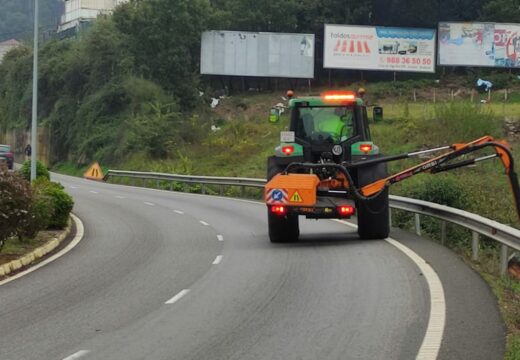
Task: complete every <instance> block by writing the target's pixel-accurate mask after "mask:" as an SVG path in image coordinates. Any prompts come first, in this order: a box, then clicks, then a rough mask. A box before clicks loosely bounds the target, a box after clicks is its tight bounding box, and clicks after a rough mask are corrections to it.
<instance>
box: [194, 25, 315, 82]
mask: <svg viewBox="0 0 520 360" xmlns="http://www.w3.org/2000/svg"><path fill="white" fill-rule="evenodd" d="M200 73H201V74H212V75H239V76H267V77H289V78H313V77H314V35H312V34H282V33H262V32H244V31H206V32H203V33H202V42H201V57H200Z"/></svg>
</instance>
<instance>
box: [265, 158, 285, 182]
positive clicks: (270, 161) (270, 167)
mask: <svg viewBox="0 0 520 360" xmlns="http://www.w3.org/2000/svg"><path fill="white" fill-rule="evenodd" d="M284 170H285V166H284V165H281V164H279V163H278V161H276V156H270V157H268V158H267V181H269V180H271V179H272V178H273V177H274V176H275V175H276V174H279V173H281V172H282V171H284Z"/></svg>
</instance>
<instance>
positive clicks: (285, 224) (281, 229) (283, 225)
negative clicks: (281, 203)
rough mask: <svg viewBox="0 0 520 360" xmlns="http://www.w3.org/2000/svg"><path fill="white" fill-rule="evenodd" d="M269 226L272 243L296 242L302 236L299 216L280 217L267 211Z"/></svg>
mask: <svg viewBox="0 0 520 360" xmlns="http://www.w3.org/2000/svg"><path fill="white" fill-rule="evenodd" d="M267 225H268V227H269V240H271V242H272V243H284V242H294V241H297V240H298V237H299V236H300V225H299V221H298V215H286V216H279V215H276V214H273V213H271V212H270V211H269V209H267Z"/></svg>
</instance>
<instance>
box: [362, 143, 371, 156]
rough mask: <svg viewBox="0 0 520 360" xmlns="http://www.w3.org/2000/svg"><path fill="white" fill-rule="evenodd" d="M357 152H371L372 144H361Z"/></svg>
mask: <svg viewBox="0 0 520 360" xmlns="http://www.w3.org/2000/svg"><path fill="white" fill-rule="evenodd" d="M359 150H361V151H363V152H364V153H365V154H368V153H369V152H370V151H372V144H361V145H360V146H359Z"/></svg>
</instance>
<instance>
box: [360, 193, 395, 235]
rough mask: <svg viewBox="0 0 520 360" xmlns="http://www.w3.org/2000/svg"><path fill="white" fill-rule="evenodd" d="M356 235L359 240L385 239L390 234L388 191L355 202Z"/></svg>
mask: <svg viewBox="0 0 520 360" xmlns="http://www.w3.org/2000/svg"><path fill="white" fill-rule="evenodd" d="M356 208H357V209H356V210H357V219H358V234H359V237H360V238H361V239H385V238H387V237H388V234H390V223H389V221H390V215H389V202H388V189H385V190H384V191H383V192H381V193H380V194H379V195H378V196H377V197H375V198H372V199H370V200H366V201H358V202H356Z"/></svg>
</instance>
